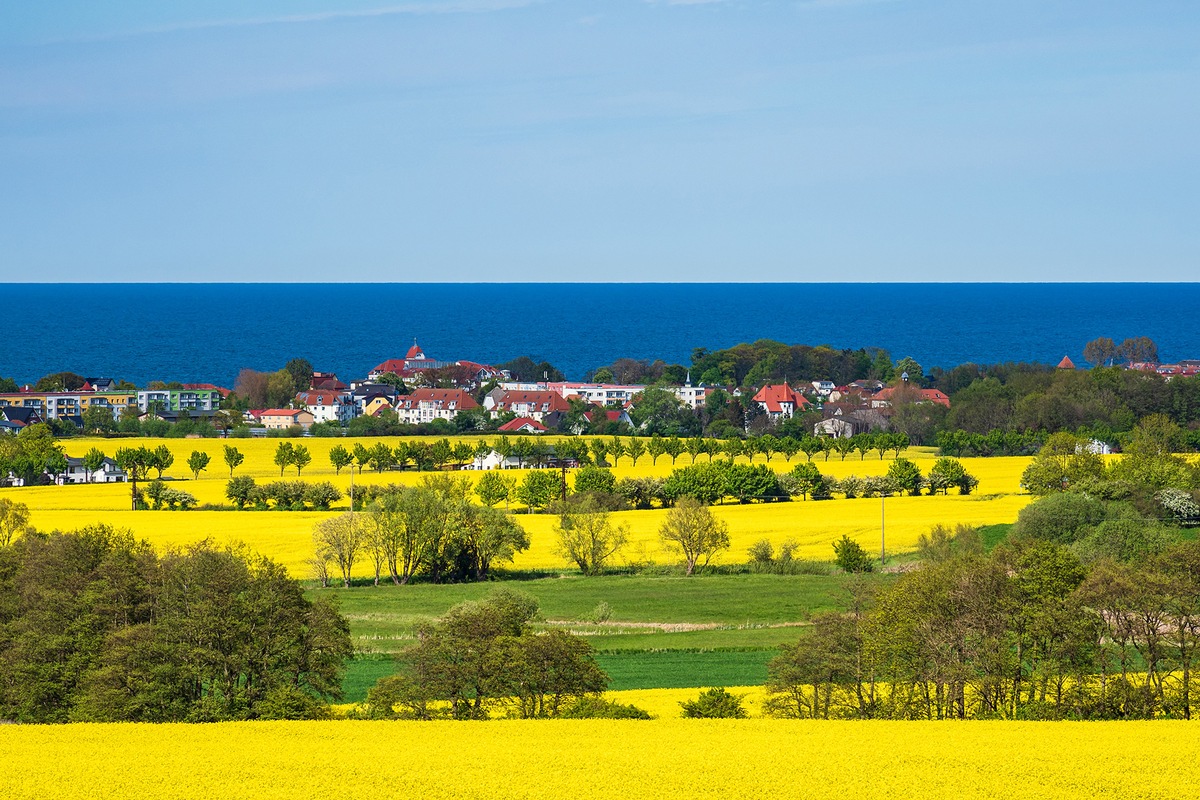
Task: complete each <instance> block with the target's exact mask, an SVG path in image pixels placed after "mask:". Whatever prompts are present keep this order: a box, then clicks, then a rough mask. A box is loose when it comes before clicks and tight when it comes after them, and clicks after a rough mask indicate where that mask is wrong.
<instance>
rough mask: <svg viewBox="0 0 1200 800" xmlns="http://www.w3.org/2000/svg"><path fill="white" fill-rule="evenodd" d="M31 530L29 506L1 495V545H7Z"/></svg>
mask: <svg viewBox="0 0 1200 800" xmlns="http://www.w3.org/2000/svg"><path fill="white" fill-rule="evenodd" d="M30 530H32V529H31V528H30V526H29V506H27V505H25V504H24V503H18V502H15V501H13V500H9V499H8V498H7V497H0V547H7V546H8V545H10V544H12V542H13V540H14V539H16V538H17V537H18V536H20V535H23V534H25V533H28V532H29V531H30Z"/></svg>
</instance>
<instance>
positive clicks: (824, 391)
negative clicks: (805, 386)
mask: <svg viewBox="0 0 1200 800" xmlns="http://www.w3.org/2000/svg"><path fill="white" fill-rule="evenodd" d="M812 386H813V391H814V392H816V393H817V394H819V395H820V396H821V397H829V393H830V392H832V391H833V390H834V389H836V388H837V384H835V383H834V382H833V381H813V382H812Z"/></svg>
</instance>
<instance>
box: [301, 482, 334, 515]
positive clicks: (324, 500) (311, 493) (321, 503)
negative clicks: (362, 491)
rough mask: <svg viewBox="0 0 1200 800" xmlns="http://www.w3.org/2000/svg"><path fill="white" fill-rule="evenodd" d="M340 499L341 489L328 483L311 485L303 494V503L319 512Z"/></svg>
mask: <svg viewBox="0 0 1200 800" xmlns="http://www.w3.org/2000/svg"><path fill="white" fill-rule="evenodd" d="M341 499H342V491H341V489H339V488H337V487H336V486H334V485H333V484H332V483H330V482H329V481H321V482H320V483H311V484H309V485H308V489H306V490H305V492H304V502H306V503H308V504H309V505H310V506H312V507H313V508H315V509H318V510H320V511H326V510H328V508H329V506H330V505H332V504H333V503H336V502H337V501H338V500H341Z"/></svg>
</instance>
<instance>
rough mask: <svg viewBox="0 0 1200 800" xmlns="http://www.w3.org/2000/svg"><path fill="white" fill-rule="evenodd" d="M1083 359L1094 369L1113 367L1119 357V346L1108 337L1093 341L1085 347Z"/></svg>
mask: <svg viewBox="0 0 1200 800" xmlns="http://www.w3.org/2000/svg"><path fill="white" fill-rule="evenodd" d="M1083 357H1084V359H1085V360H1086V361H1087V362H1088V363H1089V364H1091V365H1092V366H1093V367H1106V366H1111V365H1112V362H1113V359H1114V358H1116V357H1117V345H1116V343H1114V342H1113V340H1112V339H1110V338H1108V337H1107V336H1101V337H1100V338H1098V339H1092V340H1091V341H1090V342H1088V343H1087V344H1086V345H1084V346H1083Z"/></svg>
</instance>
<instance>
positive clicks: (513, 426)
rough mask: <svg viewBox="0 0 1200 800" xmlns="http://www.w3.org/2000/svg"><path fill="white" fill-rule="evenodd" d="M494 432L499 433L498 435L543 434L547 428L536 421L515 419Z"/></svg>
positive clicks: (522, 418) (526, 418) (523, 418)
mask: <svg viewBox="0 0 1200 800" xmlns="http://www.w3.org/2000/svg"><path fill="white" fill-rule="evenodd" d="M496 430H498V431H500V433H545V432H546V430H547V428H546V426H545V425H543V424H542V423H540V422H538V421H537V420H536V419H530V418H529V417H517V418H516V419H512V420H509V421H508V422H506V423H504V424H503V425H501V426H500V427H499V428H497V429H496Z"/></svg>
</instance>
